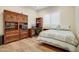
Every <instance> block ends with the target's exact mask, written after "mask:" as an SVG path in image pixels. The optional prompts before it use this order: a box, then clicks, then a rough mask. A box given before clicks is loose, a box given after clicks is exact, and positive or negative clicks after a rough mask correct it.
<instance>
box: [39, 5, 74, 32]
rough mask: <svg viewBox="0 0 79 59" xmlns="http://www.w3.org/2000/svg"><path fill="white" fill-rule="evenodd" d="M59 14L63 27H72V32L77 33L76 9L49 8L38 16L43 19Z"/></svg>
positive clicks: (65, 7) (66, 7) (64, 7)
mask: <svg viewBox="0 0 79 59" xmlns="http://www.w3.org/2000/svg"><path fill="white" fill-rule="evenodd" d="M53 12H59V13H60V23H61V25H70V26H71V28H70V29H71V30H72V31H73V32H75V23H74V22H75V17H74V16H75V7H68V6H60V7H48V8H45V9H42V10H39V11H38V14H39V15H38V16H41V17H43V16H44V15H46V14H48V13H53Z"/></svg>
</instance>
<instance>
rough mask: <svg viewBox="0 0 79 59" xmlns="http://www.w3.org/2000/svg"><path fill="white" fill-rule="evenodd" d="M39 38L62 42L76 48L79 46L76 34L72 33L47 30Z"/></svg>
mask: <svg viewBox="0 0 79 59" xmlns="http://www.w3.org/2000/svg"><path fill="white" fill-rule="evenodd" d="M39 36H40V37H45V38H50V39H54V40H58V41H62V42H65V43H68V44H71V45H74V46H77V45H78V40H77V39H76V38H75V36H74V34H73V33H72V32H71V31H63V30H46V31H42V32H41V33H40V34H39Z"/></svg>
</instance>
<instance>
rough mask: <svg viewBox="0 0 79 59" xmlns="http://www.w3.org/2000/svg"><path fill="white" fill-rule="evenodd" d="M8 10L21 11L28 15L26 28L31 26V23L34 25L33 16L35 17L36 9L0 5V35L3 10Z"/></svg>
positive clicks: (1, 33) (0, 33) (0, 32)
mask: <svg viewBox="0 0 79 59" xmlns="http://www.w3.org/2000/svg"><path fill="white" fill-rule="evenodd" d="M4 9H6V10H10V11H14V12H18V13H23V14H26V15H28V28H30V27H31V25H35V18H36V15H37V13H36V11H35V10H33V9H30V8H28V7H20V6H19V7H18V6H16V7H15V6H4V7H3V6H0V35H3V10H4Z"/></svg>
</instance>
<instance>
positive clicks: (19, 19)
mask: <svg viewBox="0 0 79 59" xmlns="http://www.w3.org/2000/svg"><path fill="white" fill-rule="evenodd" d="M17 19H18V22H22V21H23V20H22V15H20V14H18V15H17Z"/></svg>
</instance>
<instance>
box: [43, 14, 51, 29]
mask: <svg viewBox="0 0 79 59" xmlns="http://www.w3.org/2000/svg"><path fill="white" fill-rule="evenodd" d="M49 26H50V14H47V15H45V16H44V17H43V28H49Z"/></svg>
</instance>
